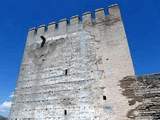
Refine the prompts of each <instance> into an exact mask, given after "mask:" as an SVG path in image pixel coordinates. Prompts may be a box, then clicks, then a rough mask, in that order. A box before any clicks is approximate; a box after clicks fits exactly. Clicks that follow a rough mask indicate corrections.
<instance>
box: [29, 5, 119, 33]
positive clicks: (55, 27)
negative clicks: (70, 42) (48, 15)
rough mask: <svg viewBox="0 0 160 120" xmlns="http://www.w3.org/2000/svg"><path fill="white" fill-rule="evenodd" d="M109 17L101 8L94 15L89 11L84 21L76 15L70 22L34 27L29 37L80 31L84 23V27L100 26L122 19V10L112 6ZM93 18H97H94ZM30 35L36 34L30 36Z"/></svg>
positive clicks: (109, 8) (83, 18) (61, 21)
mask: <svg viewBox="0 0 160 120" xmlns="http://www.w3.org/2000/svg"><path fill="white" fill-rule="evenodd" d="M107 11H108V13H109V14H108V15H107V13H106V12H105V9H104V8H99V9H96V10H95V12H94V15H93V13H91V12H90V11H87V12H85V13H83V14H82V19H80V16H78V15H75V16H72V17H71V18H70V19H69V20H67V19H66V18H64V19H61V20H60V21H59V22H51V23H49V24H48V26H47V25H40V26H39V27H38V28H36V27H34V28H32V29H29V36H33V35H35V36H36V35H40V34H42V35H43V34H44V33H45V34H48V33H51V32H55V31H59V34H65V33H66V32H67V31H68V29H70V28H73V26H74V29H75V30H76V29H78V26H79V24H81V23H82V25H83V26H84V27H85V26H90V25H93V24H98V23H100V22H103V21H105V20H106V18H108V17H119V18H120V10H119V7H118V5H117V4H114V5H111V6H109V7H108V9H107ZM93 16H95V17H94V18H93ZM30 33H34V34H32V35H30Z"/></svg>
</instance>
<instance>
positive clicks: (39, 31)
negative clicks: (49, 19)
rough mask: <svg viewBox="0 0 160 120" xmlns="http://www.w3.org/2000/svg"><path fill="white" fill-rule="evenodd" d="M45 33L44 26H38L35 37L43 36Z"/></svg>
mask: <svg viewBox="0 0 160 120" xmlns="http://www.w3.org/2000/svg"><path fill="white" fill-rule="evenodd" d="M45 31H46V25H44V24H43V25H40V26H39V27H38V28H37V35H38V36H41V35H44V33H45Z"/></svg>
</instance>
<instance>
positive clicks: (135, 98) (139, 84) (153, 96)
mask: <svg viewBox="0 0 160 120" xmlns="http://www.w3.org/2000/svg"><path fill="white" fill-rule="evenodd" d="M120 86H121V88H122V89H123V92H122V94H123V95H124V96H126V97H127V98H128V104H129V105H130V106H133V105H136V107H134V108H133V109H130V110H129V111H128V114H127V116H128V118H130V119H131V120H132V119H133V120H160V74H152V75H144V76H139V77H125V78H124V79H123V80H121V83H120Z"/></svg>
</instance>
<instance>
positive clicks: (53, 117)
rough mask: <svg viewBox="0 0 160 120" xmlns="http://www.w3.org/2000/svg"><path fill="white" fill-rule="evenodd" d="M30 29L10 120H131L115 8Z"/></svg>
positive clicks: (127, 61) (126, 59)
mask: <svg viewBox="0 0 160 120" xmlns="http://www.w3.org/2000/svg"><path fill="white" fill-rule="evenodd" d="M107 10H108V13H109V14H108V15H106V14H105V10H104V9H97V10H95V18H93V17H92V14H91V13H90V12H86V13H84V14H83V15H82V20H80V19H79V16H73V17H71V18H70V20H69V22H68V21H67V20H66V19H62V20H60V21H59V23H54V22H52V23H50V24H49V25H48V26H47V27H46V26H44V25H41V26H39V27H38V28H37V29H35V28H33V29H30V30H29V33H28V37H27V42H26V47H25V51H24V57H23V61H22V65H21V69H20V74H19V79H18V81H17V86H16V90H15V95H14V99H13V104H12V108H11V113H10V120H129V118H128V117H127V113H128V110H129V109H132V108H133V107H135V105H132V106H130V105H129V104H128V99H127V97H126V96H124V95H123V94H122V90H121V87H120V80H122V79H123V78H124V77H126V76H134V68H133V64H132V60H131V55H130V52H129V47H128V43H127V38H126V35H125V31H124V27H123V23H122V19H121V15H120V10H119V7H118V6H117V5H112V6H110V7H108V9H107Z"/></svg>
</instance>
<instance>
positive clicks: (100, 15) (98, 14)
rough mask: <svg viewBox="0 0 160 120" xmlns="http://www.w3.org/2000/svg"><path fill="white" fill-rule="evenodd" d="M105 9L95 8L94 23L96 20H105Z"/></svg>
mask: <svg viewBox="0 0 160 120" xmlns="http://www.w3.org/2000/svg"><path fill="white" fill-rule="evenodd" d="M105 17H106V15H105V11H104V8H99V9H96V10H95V21H96V23H98V22H103V21H104V20H105Z"/></svg>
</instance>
